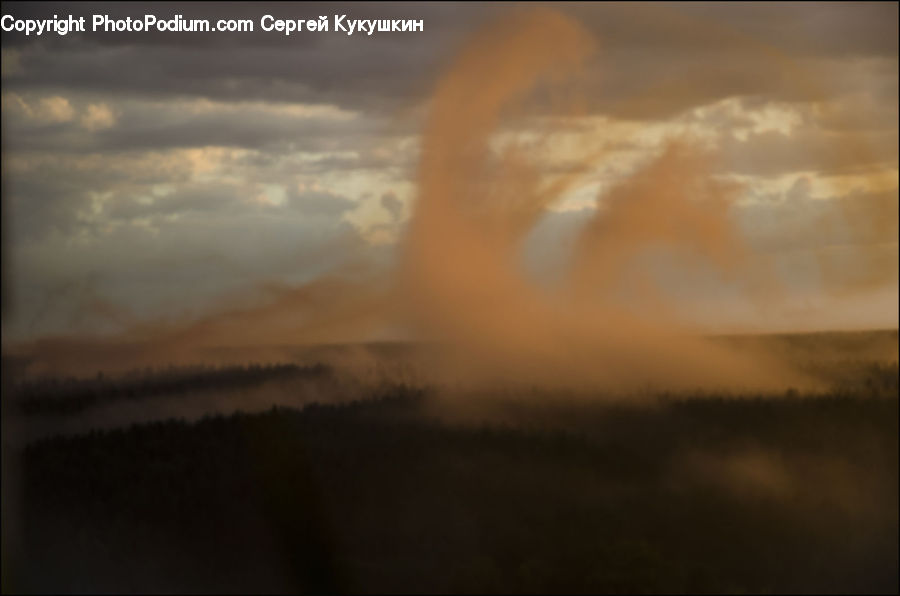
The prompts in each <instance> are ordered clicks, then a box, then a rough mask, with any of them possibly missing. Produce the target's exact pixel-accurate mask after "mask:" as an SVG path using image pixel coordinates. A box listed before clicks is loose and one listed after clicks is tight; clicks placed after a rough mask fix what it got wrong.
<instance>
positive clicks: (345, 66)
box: [2, 2, 898, 342]
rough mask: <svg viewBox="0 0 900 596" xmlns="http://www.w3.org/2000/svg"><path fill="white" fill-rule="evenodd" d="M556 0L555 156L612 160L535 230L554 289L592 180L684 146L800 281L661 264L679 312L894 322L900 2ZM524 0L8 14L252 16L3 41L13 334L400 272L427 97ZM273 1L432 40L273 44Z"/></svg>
mask: <svg viewBox="0 0 900 596" xmlns="http://www.w3.org/2000/svg"><path fill="white" fill-rule="evenodd" d="M553 8H554V9H555V10H558V11H560V12H562V13H564V14H566V15H567V16H569V17H570V18H572V19H573V20H575V21H577V22H578V23H579V24H580V25H581V26H582V27H584V28H585V29H586V30H587V31H588V32H589V33H590V34H592V35H593V36H594V37H595V38H596V40H597V43H598V47H599V51H598V57H597V59H595V60H593V61H592V62H590V63H589V64H588V65H587V66H586V68H587V69H588V72H587V76H586V77H585V80H586V81H587V84H586V85H587V87H586V89H584V90H583V93H582V96H581V98H580V99H581V104H582V105H581V106H580V110H579V116H578V118H577V119H573V120H572V121H571V122H570V123H569V126H568V128H567V129H566V131H565V132H564V134H560V135H558V136H557V137H556V138H555V139H554V144H553V146H552V151H550V152H549V154H548V156H547V159H546V164H547V168H548V170H552V169H553V168H564V167H566V163H567V159H569V158H570V157H572V156H571V155H570V153H571V152H572V151H575V150H577V148H579V147H582V146H583V143H582V142H581V141H582V139H584V138H590V139H591V141H592V142H593V143H598V144H599V145H601V146H602V149H603V155H604V157H603V159H602V160H598V162H597V164H596V166H595V167H594V168H593V169H592V170H591V171H590V172H589V174H588V175H587V176H586V177H585V180H584V183H583V184H580V185H579V186H578V187H577V188H573V189H572V191H571V192H570V193H568V194H567V195H566V196H565V197H564V199H563V200H561V201H559V202H557V203H556V204H554V205H553V206H552V207H551V208H550V209H549V210H548V212H547V213H546V215H545V216H544V217H543V218H542V220H541V221H540V223H539V224H538V225H537V226H536V227H535V229H534V230H533V233H532V234H531V235H530V236H529V239H528V243H527V245H526V246H525V248H524V250H523V259H524V261H525V266H526V268H528V269H529V270H531V271H533V272H534V275H535V276H537V277H540V278H542V279H544V278H546V279H552V277H553V272H554V271H555V270H558V268H559V263H560V261H561V260H563V259H565V251H566V247H567V246H568V244H567V238H570V237H571V233H572V231H573V230H576V229H578V228H579V226H582V225H584V224H585V222H587V221H589V220H591V218H592V216H593V214H594V213H595V212H596V210H597V209H598V205H599V204H600V203H598V202H597V200H596V197H597V196H598V194H599V195H602V193H603V192H605V191H606V190H608V189H610V188H612V187H614V186H615V185H616V184H617V183H618V181H620V180H622V179H624V178H627V177H628V176H629V175H630V174H631V173H632V172H634V171H635V170H636V169H637V168H640V167H641V165H642V164H644V163H646V162H647V160H648V159H651V158H652V157H653V156H655V155H658V154H659V152H660V151H662V149H663V147H664V145H665V142H666V140H667V139H670V138H672V137H673V136H684V135H689V136H690V137H691V138H692V139H696V141H697V142H698V143H700V144H702V145H704V146H705V147H707V148H709V149H710V150H711V151H712V152H713V153H714V154H715V156H716V159H715V164H716V166H715V167H716V175H717V176H718V177H720V178H721V179H722V180H726V181H730V182H733V183H734V184H737V185H739V186H740V193H741V194H740V199H739V200H738V201H737V203H736V205H735V212H734V218H735V221H736V224H737V225H738V226H739V227H740V229H741V230H742V231H743V233H745V234H746V236H747V239H748V242H749V243H750V244H751V245H752V246H753V247H754V248H755V250H756V254H760V255H765V256H766V258H767V259H769V260H770V261H771V262H772V263H773V267H774V269H775V270H776V271H777V275H778V276H779V278H780V279H781V282H782V283H783V284H784V286H785V287H786V288H787V291H786V294H787V298H786V299H785V300H784V301H783V302H782V303H781V304H780V305H779V307H778V308H777V309H775V310H771V309H770V310H767V311H766V312H759V311H758V310H755V309H754V306H753V305H752V304H751V303H750V302H749V301H747V300H745V299H743V298H742V297H735V296H734V295H733V292H731V289H730V288H729V287H728V286H727V284H722V283H714V282H713V281H710V280H705V279H699V278H693V279H692V280H691V282H690V283H685V282H684V280H672V281H671V282H670V283H669V288H670V290H671V292H672V293H673V294H675V295H677V296H679V298H680V300H681V303H682V304H683V306H684V309H685V310H686V312H688V313H689V315H690V316H696V317H697V318H698V319H701V320H704V322H706V323H709V324H710V325H711V326H712V327H715V325H717V324H721V325H725V326H727V325H733V326H739V327H742V328H747V329H756V330H766V329H794V328H796V329H819V328H871V327H896V326H897V316H898V315H897V305H898V278H897V262H898V229H897V203H898V154H897V147H898V26H897V21H898V18H897V17H898V14H897V12H898V9H897V4H896V3H878V4H870V3H863V2H852V3H822V4H819V3H764V2H752V3H727V4H726V3H721V4H719V3H666V4H652V3H637V4H616V3H599V4H585V3H577V4H565V3H554V4H553ZM515 9H516V7H515V5H513V4H510V3H498V4H491V3H483V4H482V3H465V4H457V3H431V4H420V3H402V4H391V3H365V4H354V3H329V4H321V5H320V4H316V3H290V4H288V3H280V4H279V3H275V4H268V3H264V2H254V3H246V4H244V3H227V4H226V3H221V4H220V3H196V4H192V3H177V4H174V3H166V4H152V3H147V4H144V3H136V2H135V3H121V4H114V3H110V4H91V3H71V4H67V3H16V2H4V3H3V8H2V10H3V14H4V15H6V14H10V15H13V16H15V17H16V18H22V19H24V18H46V17H50V16H52V15H53V14H58V15H60V16H62V15H68V14H72V15H75V16H76V17H77V16H86V17H87V18H88V20H90V15H92V14H109V15H110V16H111V17H115V18H124V17H125V16H141V15H144V14H148V13H150V14H155V15H158V16H159V17H160V18H163V17H165V18H171V17H172V16H174V15H175V14H181V15H183V16H184V17H185V18H207V19H219V18H249V19H253V20H254V21H255V24H256V25H257V27H256V28H257V31H255V32H253V33H247V32H243V33H223V32H215V33H159V32H156V33H140V34H138V33H133V32H132V33H129V32H122V33H112V32H108V33H101V32H91V31H90V30H89V31H88V32H87V33H84V34H77V33H73V34H69V35H66V36H57V35H43V36H41V37H37V36H27V37H26V36H25V35H24V34H22V33H16V32H10V33H4V34H3V36H2V124H3V129H2V130H3V132H2V151H3V153H2V199H3V239H4V244H3V248H4V257H3V259H4V260H3V272H4V284H5V287H4V292H5V295H4V299H5V302H4V306H5V310H4V321H3V339H4V342H7V341H18V340H25V339H30V338H36V337H40V336H45V335H54V334H64V333H107V332H116V331H118V330H122V329H126V328H128V327H129V326H131V325H134V324H135V323H136V322H139V321H152V320H155V319H160V318H172V317H184V318H190V317H191V316H199V315H200V314H201V313H204V312H208V311H209V310H210V309H216V308H226V307H229V306H233V305H234V304H240V303H243V302H246V301H252V300H255V299H257V298H258V294H259V293H260V292H264V291H265V289H266V288H268V287H270V286H271V285H272V284H302V283H306V282H310V281H312V280H315V279H317V278H319V277H320V276H322V275H324V274H339V275H341V276H346V277H348V278H351V279H353V278H354V277H361V276H366V275H369V274H370V273H371V271H373V270H380V269H389V268H390V267H391V265H392V263H393V262H394V261H395V260H396V258H397V251H398V248H399V247H401V246H402V243H403V241H404V233H405V231H406V229H407V225H408V222H409V220H410V217H411V215H412V213H413V211H414V204H415V201H416V197H417V167H418V164H419V157H420V155H419V149H420V141H421V134H422V128H423V122H424V121H425V118H426V116H427V114H428V112H429V108H430V102H431V99H432V97H433V92H434V88H435V85H436V84H437V82H438V81H439V79H440V77H441V74H442V73H443V72H444V71H445V70H446V69H447V68H448V66H449V65H450V64H451V63H452V60H453V58H454V56H456V54H457V53H458V52H459V51H460V49H461V48H462V47H463V46H464V44H465V43H466V41H467V40H468V39H469V37H470V36H471V35H472V34H473V32H475V31H477V30H478V29H479V28H480V27H482V26H483V25H484V24H485V23H487V22H490V21H493V20H496V19H503V18H505V17H504V15H506V14H508V13H509V12H510V11H513V10H515ZM265 14H272V15H274V16H276V17H279V18H290V19H299V18H304V19H305V18H318V17H319V15H327V16H329V21H331V20H332V18H333V15H335V14H347V15H349V17H348V18H357V19H368V18H377V19H407V18H408V19H422V20H423V21H424V31H422V32H395V33H386V32H376V33H375V34H373V35H371V36H367V35H364V34H363V35H360V34H354V35H352V36H349V35H346V34H343V33H340V32H335V31H333V30H332V31H329V32H302V33H295V34H293V35H291V36H284V35H281V34H278V33H276V32H263V31H260V30H259V26H258V24H259V19H260V17H262V16H263V15H265ZM520 126H524V127H525V129H526V130H525V133H527V127H528V122H526V123H524V124H520ZM518 133H519V134H521V133H522V129H521V128H520V129H518ZM510 134H513V131H510ZM501 136H502V135H501ZM242 301H243V302H242ZM712 303H715V305H716V306H715V308H711V307H710V305H711V304H712ZM710 313H715V315H714V316H712V315H710ZM704 317H706V318H705V319H704Z"/></svg>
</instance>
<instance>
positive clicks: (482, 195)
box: [401, 10, 797, 390]
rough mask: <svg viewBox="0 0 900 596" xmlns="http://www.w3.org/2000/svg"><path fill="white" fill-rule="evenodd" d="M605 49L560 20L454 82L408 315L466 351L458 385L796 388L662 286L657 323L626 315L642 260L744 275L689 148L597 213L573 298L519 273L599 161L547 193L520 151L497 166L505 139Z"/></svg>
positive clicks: (534, 23) (515, 33)
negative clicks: (508, 122)
mask: <svg viewBox="0 0 900 596" xmlns="http://www.w3.org/2000/svg"><path fill="white" fill-rule="evenodd" d="M594 48H595V44H594V42H593V40H591V38H590V37H589V36H588V35H587V33H586V32H585V31H584V30H583V29H581V28H580V27H579V26H578V25H577V24H576V23H574V22H573V21H571V20H568V19H567V18H565V17H563V16H562V15H560V14H558V13H555V12H552V11H548V10H533V11H529V12H521V13H518V14H516V15H514V16H513V17H512V18H508V19H506V20H504V21H502V22H501V23H499V24H498V25H497V26H495V27H493V28H489V29H487V30H485V31H484V32H483V33H482V34H481V35H480V36H479V37H477V38H475V39H474V40H473V41H472V43H471V44H470V45H469V46H468V47H467V48H466V50H465V51H464V52H463V53H462V55H461V56H460V57H459V59H458V60H457V61H456V63H455V64H454V65H453V66H452V68H451V69H450V71H449V72H448V73H447V74H446V75H445V76H444V78H443V79H442V80H441V82H440V83H439V85H438V88H437V91H436V93H435V97H434V99H433V105H432V110H431V115H430V118H429V120H428V123H427V124H426V128H425V132H424V136H423V141H422V159H421V165H420V170H419V180H418V183H419V196H418V201H417V203H416V205H415V211H414V214H413V218H412V221H411V223H410V229H409V233H408V237H407V239H406V245H405V247H404V261H403V265H402V266H403V269H402V271H401V288H402V291H401V296H402V299H403V300H404V304H405V306H406V308H407V309H408V312H410V313H412V315H413V316H414V320H415V323H416V325H417V326H418V328H419V329H420V330H424V332H425V333H426V334H428V336H430V337H434V338H437V339H439V340H441V341H444V342H448V343H449V344H450V345H452V346H454V347H455V348H457V351H456V355H455V357H456V359H457V364H459V365H460V366H462V367H463V369H454V370H453V371H452V372H450V373H449V374H450V375H460V374H461V370H465V374H475V375H477V376H481V377H483V378H485V379H492V380H496V381H501V382H504V383H508V382H511V381H512V382H524V383H526V384H532V385H533V384H538V385H543V384H547V385H554V386H560V385H562V386H575V387H579V386H582V387H584V386H587V387H602V388H607V389H618V390H634V389H641V388H646V387H649V386H653V387H658V388H661V387H667V388H686V387H698V386H699V387H719V388H724V387H728V388H738V387H740V388H748V387H755V388H773V387H777V386H779V385H781V386H783V384H784V383H785V382H786V379H787V378H788V375H787V374H786V373H785V371H778V370H777V369H776V367H774V366H772V365H771V363H767V364H763V363H762V362H760V361H759V360H758V359H751V358H748V357H746V356H738V355H736V354H734V353H731V352H728V351H726V350H724V349H723V348H721V347H717V346H713V345H712V344H710V343H708V342H706V341H704V340H702V339H699V338H698V337H696V336H695V335H694V334H692V333H691V330H690V329H689V328H686V327H685V326H684V325H683V324H681V323H680V322H679V320H678V319H677V317H675V316H674V314H673V313H670V312H668V310H669V309H667V308H665V303H664V295H663V294H662V293H661V292H658V291H656V289H655V288H654V287H653V285H652V283H650V282H649V281H648V280H644V282H645V283H639V284H638V285H639V289H638V292H637V297H638V298H639V299H640V301H641V302H645V303H647V304H649V305H650V306H651V307H652V308H642V309H639V310H638V311H637V312H635V309H633V308H630V306H631V305H632V304H633V302H632V301H629V300H628V296H627V295H626V296H624V298H625V299H624V300H623V295H622V292H623V291H624V292H626V294H627V290H628V287H627V286H628V285H634V284H626V282H627V281H628V280H627V279H626V278H628V276H629V275H628V274H629V273H630V272H632V271H635V270H637V269H639V264H638V263H636V262H635V261H634V259H633V257H636V256H640V254H641V253H642V252H643V251H646V250H648V249H653V248H658V247H663V248H665V249H669V250H673V251H675V252H676V253H679V254H683V256H685V257H686V258H688V259H694V258H702V259H705V260H708V261H709V262H710V263H712V264H713V265H714V266H716V267H718V268H719V269H721V270H723V271H724V272H725V273H729V272H731V271H732V270H733V269H734V268H736V267H737V266H738V265H739V263H740V261H741V258H742V255H743V252H744V251H745V247H744V245H743V243H742V242H741V239H740V238H739V236H738V235H737V233H736V232H735V230H734V229H733V227H732V225H731V223H730V220H729V216H728V208H729V205H730V202H731V199H732V197H733V194H734V193H733V191H734V189H733V188H730V187H728V186H725V185H722V184H719V183H716V182H715V181H714V180H712V179H711V178H710V172H709V169H708V168H707V167H706V162H705V160H704V158H703V157H702V156H701V155H699V153H696V152H695V151H694V150H693V149H691V147H690V146H689V145H686V144H682V143H673V144H672V145H671V146H670V147H669V148H668V149H667V150H666V151H664V152H663V153H662V155H660V156H659V157H658V158H657V159H656V160H655V161H653V162H652V163H650V164H649V165H648V166H646V167H645V168H644V169H643V170H641V171H638V172H637V173H636V174H634V175H633V177H632V178H631V179H630V180H628V181H626V182H625V183H623V184H621V185H620V186H619V187H617V188H615V189H614V190H613V191H612V192H611V193H609V195H608V196H605V197H600V198H599V200H598V202H599V203H600V204H599V205H598V207H599V208H598V211H597V216H596V218H595V219H594V221H592V222H590V224H589V225H588V226H586V227H585V228H584V229H583V230H582V232H581V236H580V238H579V239H578V242H577V243H576V251H575V253H574V254H573V255H572V260H571V263H570V267H571V270H570V272H569V279H568V283H566V284H565V285H564V286H563V287H560V288H554V289H550V290H548V289H546V288H541V287H539V286H537V285H536V284H535V283H534V282H533V281H532V280H529V279H528V278H527V276H526V275H525V274H524V273H523V272H521V271H520V270H519V268H518V266H517V261H516V259H517V255H518V251H519V249H520V248H521V245H522V242H523V239H524V237H525V234H526V233H527V232H528V231H529V230H530V229H531V227H532V226H533V225H535V223H536V221H537V220H538V218H539V216H540V215H542V214H543V212H544V210H545V209H546V208H547V207H548V206H551V205H552V204H553V203H555V202H556V201H558V200H559V199H560V198H561V196H562V195H563V194H564V192H565V191H566V190H568V189H569V188H570V187H571V186H572V184H573V183H574V182H576V181H577V173H580V172H588V171H590V170H591V168H592V167H594V166H596V165H597V164H596V163H595V162H594V161H593V160H596V159H598V158H597V157H595V156H592V155H591V152H588V153H587V155H586V156H585V161H584V162H583V163H579V164H577V165H576V167H574V168H573V171H575V172H576V176H575V178H576V179H575V180H573V179H572V178H571V176H570V175H567V176H563V177H562V178H555V179H552V180H550V181H545V180H544V178H545V177H544V176H542V175H541V169H540V166H541V164H539V163H535V162H529V161H528V160H527V159H526V158H525V157H524V156H525V155H527V153H528V152H527V151H525V150H520V149H521V147H516V146H515V145H514V146H513V147H512V148H507V149H506V150H505V151H504V152H503V153H501V154H499V155H498V154H497V153H496V152H492V151H491V143H490V141H491V136H492V134H494V133H496V132H498V127H499V125H500V123H501V122H502V120H503V118H504V116H506V114H507V113H508V112H509V110H510V109H511V108H517V107H519V106H520V105H521V104H520V103H519V102H521V100H522V98H523V96H526V95H527V94H528V93H529V92H533V91H534V90H535V88H537V87H539V86H542V85H543V86H546V85H551V84H554V83H558V82H560V81H564V80H566V78H572V77H575V78H577V76H578V74H579V70H580V68H581V67H582V66H583V65H584V63H585V61H587V60H588V59H589V58H590V57H591V54H592V53H593V50H594ZM575 103H576V104H577V102H575ZM552 133H553V130H549V131H547V134H552ZM497 189H500V191H501V192H500V193H498V192H497ZM498 194H499V195H500V196H498ZM792 381H794V382H796V381H797V379H792Z"/></svg>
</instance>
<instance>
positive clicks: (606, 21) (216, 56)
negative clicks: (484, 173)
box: [3, 3, 897, 117]
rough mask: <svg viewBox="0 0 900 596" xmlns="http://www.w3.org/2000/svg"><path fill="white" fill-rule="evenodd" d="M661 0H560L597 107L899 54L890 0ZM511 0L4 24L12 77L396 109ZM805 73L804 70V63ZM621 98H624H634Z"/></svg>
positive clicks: (762, 85)
mask: <svg viewBox="0 0 900 596" xmlns="http://www.w3.org/2000/svg"><path fill="white" fill-rule="evenodd" d="M858 4H860V3H853V4H837V3H835V4H815V5H809V4H790V3H778V4H766V3H758V4H757V3H753V4H740V5H734V4H729V5H714V6H707V5H706V4H702V5H695V4H692V3H686V4H684V3H680V4H668V3H665V4H662V5H656V4H653V5H647V4H640V5H632V4H615V3H609V4H607V3H603V4H586V5H585V4H578V3H576V4H563V5H559V4H554V6H555V7H556V8H558V9H560V10H563V11H565V12H569V13H571V14H573V15H575V16H577V17H579V18H580V19H581V21H582V22H583V23H584V24H585V26H586V27H588V28H589V29H591V30H592V31H593V32H594V33H596V34H597V36H598V38H599V39H600V40H601V43H602V49H603V55H604V59H603V60H602V61H601V62H600V64H599V65H598V68H601V69H602V70H600V71H599V72H598V74H599V75H600V77H599V78H600V80H601V81H602V85H603V87H602V90H603V93H597V94H592V96H593V97H594V99H595V101H596V102H597V105H596V108H597V109H603V110H620V111H622V112H623V113H628V114H631V115H636V116H640V117H647V116H654V115H661V114H665V113H667V112H671V111H672V110H677V109H681V108H683V107H685V106H687V105H690V104H691V103H692V102H696V101H701V100H715V99H720V98H723V97H728V96H730V95H738V94H747V93H760V92H764V93H769V94H774V95H779V96H782V97H792V96H793V97H796V96H798V94H801V93H804V92H806V93H812V91H809V90H803V89H802V87H803V83H802V81H799V80H798V77H797V72H796V71H797V70H798V69H800V70H801V71H805V70H806V66H804V65H803V64H804V61H806V60H809V59H812V58H818V59H826V58H827V59H846V60H851V59H858V58H865V57H881V58H887V59H890V60H894V61H895V60H896V57H897V26H896V22H897V7H896V5H894V4H889V3H884V4H864V3H863V4H862V5H858ZM511 8H512V7H511V6H509V5H504V4H499V5H498V4H490V3H479V4H466V5H465V7H464V8H463V6H462V5H457V4H453V3H435V4H424V5H415V6H412V5H409V4H404V3H398V4H391V3H377V4H367V3H362V4H356V3H343V4H333V3H326V4H308V3H304V4H268V5H267V4H264V3H248V4H241V3H228V4H215V5H213V4H207V3H179V4H178V5H177V9H176V5H172V4H152V3H150V4H141V3H127V4H118V5H106V4H99V5H90V4H66V3H59V4H53V3H47V4H43V3H27V4H25V3H22V4H18V3H5V4H4V11H5V12H8V13H9V14H14V15H16V16H19V17H25V16H29V17H37V16H47V15H52V14H69V13H74V14H84V15H89V14H92V13H95V12H96V13H108V14H110V15H111V16H119V17H123V16H125V15H132V16H137V15H143V14H146V13H153V14H158V15H169V14H176V13H177V14H182V15H184V16H185V17H186V18H195V17H202V18H209V19H217V18H250V19H253V20H254V21H256V24H257V29H258V19H259V18H260V17H261V16H262V15H264V14H273V15H275V16H280V17H294V18H309V17H318V16H319V15H327V16H329V20H331V19H332V18H333V15H334V14H335V13H339V14H345V13H346V14H349V15H350V16H351V17H352V18H388V19H390V18H422V19H424V21H425V24H426V25H425V26H426V30H425V31H424V32H422V33H416V34H409V33H407V34H403V33H393V34H385V33H375V34H374V35H372V36H371V37H369V36H366V35H361V36H360V35H353V36H347V35H345V34H343V33H335V32H333V31H330V32H327V33H324V32H322V33H305V34H301V33H298V34H295V35H292V36H291V37H285V36H283V35H280V34H275V33H273V32H270V33H264V32H261V31H256V32H254V33H235V34H227V33H210V34H203V33H200V34H171V33H151V34H135V33H118V34H114V33H103V34H101V33H87V34H84V35H81V36H71V37H70V36H67V37H64V38H61V37H58V36H55V37H54V36H51V37H46V36H44V37H41V38H34V37H32V38H25V37H24V36H23V35H21V34H15V33H9V34H5V35H4V36H3V47H4V48H5V49H8V50H14V51H16V52H18V53H19V61H20V68H19V69H18V72H14V73H12V74H10V75H9V76H8V77H7V78H6V79H5V81H4V83H5V85H7V86H8V87H9V88H13V89H28V88H41V89H59V88H66V89H80V90H84V91H89V92H93V93H104V94H109V93H114V94H142V95H145V96H151V95H155V96H172V95H175V96H194V97H207V98H215V99H221V100H229V101H235V100H246V99H257V100H267V101H293V102H328V103H335V104H337V105H341V106H345V107H350V108H354V109H366V110H370V111H371V110H380V111H391V110H396V109H398V107H399V106H403V105H409V104H412V103H416V102H419V101H423V100H424V99H425V98H426V97H427V95H428V93H429V92H430V90H431V87H432V85H433V82H434V80H435V77H436V76H437V73H439V72H440V71H441V70H442V69H443V67H444V66H445V65H446V62H447V60H448V58H449V56H452V55H453V52H454V50H455V49H456V48H457V47H458V46H459V45H460V44H461V43H462V42H463V40H464V39H465V37H466V35H467V34H468V33H469V32H470V31H471V30H472V28H473V27H474V26H476V25H478V24H480V23H482V22H484V21H486V20H488V19H490V18H492V17H494V16H495V15H496V14H498V13H500V12H502V11H506V10H509V9H511ZM799 78H802V77H799ZM626 108H627V109H626Z"/></svg>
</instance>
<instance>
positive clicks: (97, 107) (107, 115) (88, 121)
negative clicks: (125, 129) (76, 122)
mask: <svg viewBox="0 0 900 596" xmlns="http://www.w3.org/2000/svg"><path fill="white" fill-rule="evenodd" d="M115 123H116V117H115V115H114V114H113V112H112V110H110V109H109V106H107V105H106V104H104V103H92V104H90V105H88V106H87V108H86V109H85V112H84V115H82V116H81V125H82V126H83V127H85V128H86V129H88V130H89V131H91V132H94V131H97V130H103V129H105V128H110V127H112V126H113V125H114V124H115Z"/></svg>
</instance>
